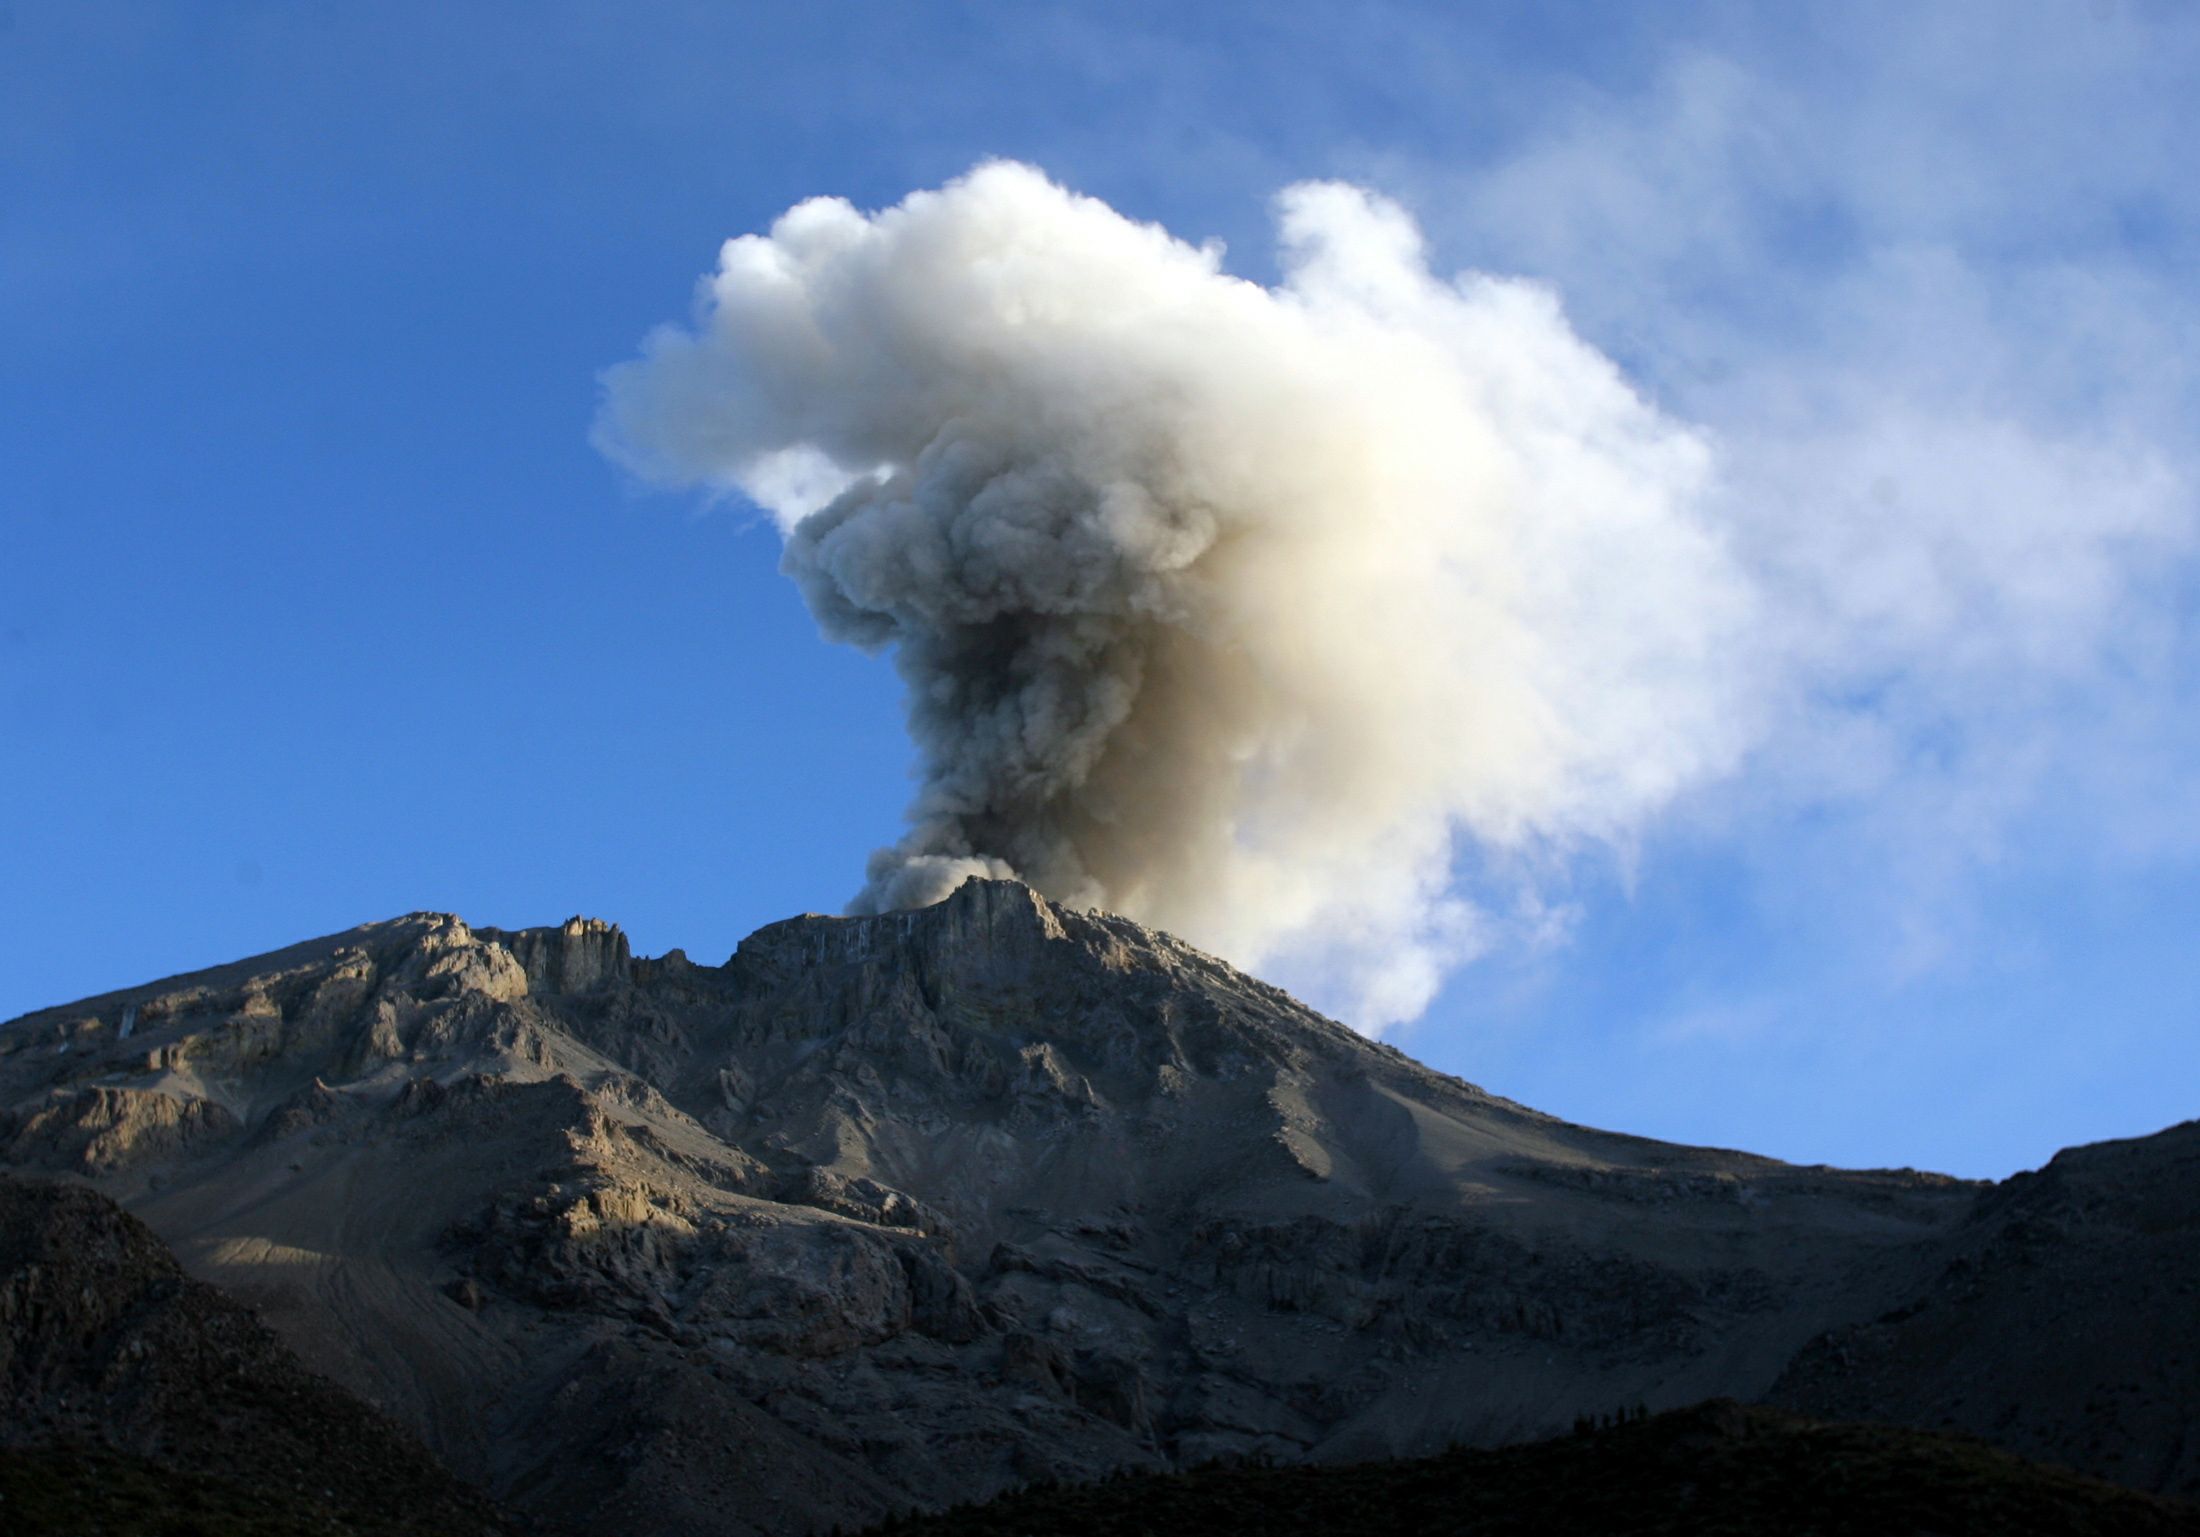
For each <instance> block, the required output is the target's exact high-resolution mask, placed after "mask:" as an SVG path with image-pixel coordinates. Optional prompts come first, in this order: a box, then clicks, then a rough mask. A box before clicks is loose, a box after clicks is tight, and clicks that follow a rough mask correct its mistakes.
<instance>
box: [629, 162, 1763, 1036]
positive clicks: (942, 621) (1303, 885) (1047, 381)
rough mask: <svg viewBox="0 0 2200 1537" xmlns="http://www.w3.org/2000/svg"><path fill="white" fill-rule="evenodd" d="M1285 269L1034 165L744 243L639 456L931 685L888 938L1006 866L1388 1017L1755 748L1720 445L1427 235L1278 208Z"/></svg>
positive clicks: (650, 369)
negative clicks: (1511, 904) (903, 913)
mask: <svg viewBox="0 0 2200 1537" xmlns="http://www.w3.org/2000/svg"><path fill="white" fill-rule="evenodd" d="M1278 211H1279V223H1280V230H1281V237H1282V261H1281V267H1282V271H1283V274H1284V276H1283V281H1282V282H1281V283H1280V284H1279V285H1278V286H1276V287H1274V288H1265V287H1262V286H1259V285H1257V284H1254V283H1250V282H1246V281H1243V280H1240V279H1237V278H1233V277H1231V276H1228V275H1227V274H1225V273H1224V272H1223V271H1222V269H1221V253H1220V251H1219V249H1217V248H1214V247H1205V248H1201V247H1194V246H1191V245H1187V244H1185V243H1184V242H1182V241H1179V240H1177V239H1175V238H1173V237H1171V236H1170V235H1169V234H1168V233H1166V232H1165V231H1163V230H1161V229H1158V228H1156V227H1153V226H1149V225H1142V224H1138V223H1135V222H1133V221H1131V220H1129V219H1126V218H1124V217H1123V216H1121V215H1120V214H1118V213H1116V212H1115V211H1114V210H1113V209H1111V208H1109V207H1107V206H1106V205H1105V204H1103V203H1100V202H1098V201H1095V200H1093V199H1091V198H1086V197H1080V196H1077V195H1074V194H1072V193H1069V192H1067V191H1065V190H1063V189H1062V188H1060V187H1058V186H1055V185H1054V184H1052V183H1050V182H1049V181H1048V180H1047V179H1046V178H1045V177H1044V176H1042V175H1041V174H1040V173H1039V172H1037V171H1035V170H1032V169H1031V168H1029V167H1026V166H1022V165H1015V164H1005V163H996V164H989V165H985V166H982V167H980V168H979V169H977V170H975V171H973V172H972V173H971V174H970V175H968V176H966V177H964V178H963V179H961V180H959V181H956V182H954V183H951V184H950V185H948V186H947V187H945V188H943V189H941V190H939V191H936V192H920V193H917V194H915V195H912V196H911V197H909V198H908V199H907V200H906V201H905V202H903V203H902V204H901V205H899V206H898V207H895V208H891V209H888V210H886V211H884V212H882V213H878V214H874V215H866V214H863V213H861V212H859V211H857V210H856V209H855V208H853V207H851V206H850V205H848V204H847V203H845V202H842V201H839V200H837V199H817V200H814V201H811V202H806V203H803V204H801V205H800V206H798V207H796V208H794V209H792V210H790V211H789V212H788V213H787V214H785V215H784V216H783V217H782V218H780V219H779V220H778V222H777V223H776V224H774V225H773V227H772V230H771V232H770V233H769V234H768V235H761V236H758V235H751V236H744V237H742V238H740V239H737V240H733V241H729V242H728V243H727V244H726V246H725V248H724V250H723V251H722V253H721V256H720V261H719V268H718V272H717V274H716V275H715V277H713V278H711V279H710V280H709V281H708V283H707V285H706V287H705V289H704V291H703V294H702V297H701V301H700V305H699V310H700V313H699V315H698V318H697V320H696V322H695V326H694V329H693V330H682V329H676V328H667V329H664V330H660V331H659V332H657V333H656V334H655V335H653V336H652V337H650V339H649V341H648V343H647V345H646V347H645V349H644V353H643V356H642V357H641V358H640V359H638V360H636V361H634V362H630V363H627V364H624V365H622V366H620V367H617V368H614V369H612V370H611V371H610V372H609V373H608V374H607V376H606V398H605V403H604V409H603V415H602V418H601V420H600V422H599V424H598V440H599V442H600V443H601V444H602V445H603V446H604V447H605V448H606V449H607V450H608V451H609V452H611V453H612V454H614V455H615V456H616V457H617V458H619V459H620V460H621V461H622V462H624V463H625V464H627V465H628V466H630V467H631V468H633V469H634V470H636V471H637V472H639V473H641V474H643V475H645V476H647V477H649V478H651V479H654V480H659V481H663V482H669V483H676V484H698V483H699V484H705V485H711V486H723V487H731V488H736V489H738V490H739V491H741V492H742V493H744V494H745V495H747V496H749V497H750V498H752V499H753V500H755V501H756V502H758V503H759V504H761V505H763V506H765V507H766V508H768V509H769V510H770V511H771V512H772V513H773V514H774V516H775V517H776V518H777V519H778V521H779V523H780V526H781V528H782V530H783V532H784V533H785V536H786V541H787V544H786V555H785V563H784V568H785V570H786V571H787V573H788V574H789V575H790V576H792V577H793V578H794V580H795V581H796V582H797V583H798V584H799V585H800V587H801V590H802V593H803V595H804V597H805V599H806V600H807V601H808V603H809V605H810V607H811V609H812V611H813V612H814V613H815V614H816V616H817V619H818V622H819V624H820V625H821V626H822V628H823V630H824V632H825V633H826V634H827V635H828V636H829V637H831V638H833V639H836V640H841V641H846V642H848V643H850V644H853V645H856V646H860V647H862V648H864V649H866V650H870V651H891V652H892V654H893V656H894V659H895V663H896V665H897V666H898V668H899V669H900V671H901V673H902V676H903V678H904V680H905V681H906V683H907V686H908V697H909V724H910V731H911V734H912V736H913V737H914V739H915V743H916V748H917V752H918V755H919V759H920V766H921V788H920V789H919V791H918V793H917V797H916V800H915V803H914V804H913V805H912V806H911V808H910V811H909V829H908V832H907V833H906V835H905V836H904V837H903V838H902V839H901V840H900V841H899V842H898V843H896V844H894V845H893V846H892V847H890V848H886V849H882V850H880V851H879V852H878V853H877V854H876V855H874V856H873V858H872V860H871V865H870V870H869V875H868V879H867V881H866V883H865V885H864V887H863V890H862V891H861V892H860V893H859V894H858V895H857V897H856V898H855V900H854V902H853V903H852V907H853V908H854V909H855V910H857V911H878V910H884V909H890V908H896V907H903V906H914V905H921V904H924V903H927V902H932V901H936V900H938V899H939V898H941V897H942V896H944V895H945V894H946V893H947V892H948V891H950V890H951V889H952V888H953V887H954V886H955V885H956V884H958V883H959V882H960V881H961V880H962V879H964V878H965V877H966V876H968V875H970V874H973V873H982V874H995V875H1001V874H1014V875H1016V876H1018V877H1020V878H1022V879H1024V880H1026V881H1029V882H1030V883H1031V884H1033V885H1034V886H1036V887H1038V888H1039V889H1041V890H1042V891H1045V892H1047V893H1049V894H1050V895H1052V896H1054V897H1056V898H1058V899H1062V900H1066V901H1069V902H1073V903H1077V904H1081V905H1090V906H1097V907H1105V908H1108V909H1110V910H1113V911H1117V912H1121V913H1125V914H1128V915H1130V916H1133V917H1136V918H1138V919H1140V920H1142V921H1145V922H1149V923H1153V924H1156V925H1159V926H1162V927H1165V928H1168V929H1171V930H1173V931H1175V932H1177V933H1179V934H1182V935H1183V936H1185V937H1186V938H1188V939H1191V940H1193V941H1194V942H1196V943H1199V944H1202V945H1204V946H1206V947H1208V948H1211V949H1214V950H1216V951H1218V952H1220V953H1222V954H1224V955H1227V956H1230V957H1231V958H1233V959H1235V960H1238V961H1240V962H1241V963H1244V964H1247V965H1256V966H1257V965H1261V964H1263V963H1279V964H1281V965H1282V966H1283V968H1284V970H1285V971H1286V972H1287V973H1288V974H1289V975H1290V977H1291V979H1292V980H1293V981H1294V982H1299V983H1302V984H1306V985H1311V986H1313V987H1314V988H1315V989H1316V990H1317V992H1318V993H1320V994H1322V995H1323V996H1325V997H1326V999H1327V1000H1328V1001H1330V1002H1332V1003H1333V1004H1335V1005H1336V1006H1338V1007H1339V1009H1340V1011H1341V1012H1343V1013H1344V1014H1345V1015H1346V1017H1348V1018H1351V1019H1352V1020H1354V1022H1356V1023H1358V1024H1360V1025H1362V1026H1363V1027H1366V1028H1371V1029H1377V1028H1381V1027H1382V1026H1384V1025H1386V1024H1390V1023H1393V1022H1396V1021H1399V1020H1403V1019H1407V1018H1411V1017H1412V1016H1414V1015H1415V1014H1417V1013H1418V1012H1420V1010H1421V1009H1422V1008H1424V1007H1425V1006H1426V1004H1427V1002H1428V1001H1429V998H1430V997H1431V995H1432V994H1433V993H1434V991H1435V989H1436V988H1437V986H1438V985H1439V984H1440V982H1441V980H1442V978H1443V976H1444V974H1445V973H1446V971H1447V970H1449V969H1450V968H1451V967H1453V966H1455V965H1456V964H1458V963H1459V962H1460V961H1461V960H1462V959H1464V958H1466V957H1467V956H1468V955H1470V954H1471V953H1473V951H1474V950H1475V949H1476V948H1477V947H1478V946H1479V945H1480V944H1481V943H1482V942H1483V938H1482V936H1483V934H1484V932H1485V929H1486V927H1487V925H1488V923H1489V922H1490V920H1489V919H1487V918H1486V917H1485V916H1484V915H1482V914H1480V913H1478V912H1477V911H1476V910H1475V909H1474V908H1472V907H1471V906H1469V905H1468V904H1467V903H1466V902H1465V901H1463V900H1461V899H1459V898H1458V897H1456V896H1455V895H1453V894H1452V893H1453V892H1454V890H1455V889H1456V887H1457V884H1458V877H1459V875H1460V872H1461V865H1462V861H1474V862H1477V863H1486V862H1488V861H1491V860H1498V861H1501V862H1505V863H1508V864H1518V863H1521V862H1523V861H1525V862H1528V863H1533V862H1534V861H1535V860H1537V859H1540V858H1542V857H1545V856H1547V855H1550V854H1552V853H1563V852H1565V851H1566V850H1569V849H1572V848H1575V847H1577V846H1580V845H1582V844H1584V843H1589V842H1605V843H1614V844H1620V845H1624V844H1625V842H1626V840H1628V838H1629V837H1630V835H1631V834H1632V833H1633V832H1634V831H1635V830H1636V829H1637V828H1639V827H1640V826H1641V825H1642V824H1643V823H1644V821H1645V819H1646V818H1648V817H1650V816H1651V815H1652V814H1654V813H1655V812H1657V811H1658V810H1659V808H1660V807H1662V806H1664V805H1665V804H1667V803H1668V802H1669V801H1670V800H1671V799H1672V798H1673V797H1674V796H1675V795H1676V794H1678V793H1679V792H1681V791H1683V790H1684V789H1686V788H1688V787H1690V786H1693V785H1697V784H1699V783H1701V782H1703V781H1705V780H1706V779H1707V778H1708V777H1710V776H1714V775H1716V774H1718V773H1720V772H1722V771H1723V770H1724V769H1726V768H1728V767H1729V766H1730V765H1731V764H1732V763H1733V761H1734V760H1735V758H1736V757H1737V756H1738V754H1739V752H1740V750H1741V749H1742V747H1743V746H1744V730H1743V727H1742V726H1741V724H1740V722H1742V721H1743V720H1745V719H1746V718H1747V714H1748V712H1747V711H1746V710H1745V709H1743V708H1741V707H1740V700H1739V695H1740V692H1741V686H1742V677H1743V673H1744V671H1745V669H1744V667H1743V665H1742V663H1741V661H1740V654H1741V653H1742V652H1743V650H1744V647H1743V645H1742V643H1741V640H1740V637H1741V635H1742V633H1743V632H1744V631H1745V630H1746V629H1747V628H1748V608H1749V602H1750V597H1749V589H1748V585H1747V583H1746V582H1745V581H1744V579H1743V578H1742V577H1741V575H1740V574H1739V572H1738V570H1737V568H1736V567H1735V565H1734V564H1733V563H1732V562H1731V561H1730V559H1729V558H1728V556H1727V554H1726V553H1725V551H1724V550H1723V548H1722V545H1721V541H1720V539H1719V537H1718V535H1717V533H1716V531H1715V530H1714V529H1712V528H1711V527H1710V526H1708V524H1707V522H1706V520H1705V519H1704V517H1703V516H1702V515H1701V513H1700V511H1699V508H1700V505H1701V503H1702V502H1703V501H1704V499H1705V494H1706V491H1707V488H1708V482H1709V479H1710V475H1711V468H1712V467H1711V456H1710V454H1709V452H1708V450H1707V447H1706V445H1705V443H1704V442H1703V441H1702V440H1701V439H1700V438H1699V437H1698V436H1697V435H1696V434H1694V433H1692V432H1691V431H1689V430H1687V429H1686V428H1684V427H1682V426H1680V425H1677V424H1676V423H1674V422H1672V421H1670V420H1668V419H1666V418H1665V417H1663V416H1661V415H1660V414H1659V413H1658V412H1657V411H1656V410H1655V409H1653V408H1652V407H1651V406H1650V405H1648V404H1647V403H1645V402H1644V401H1643V400H1642V399H1641V398H1640V397H1639V396H1638V395H1637V394H1636V393H1635V392H1634V391H1633V390H1631V389H1630V388H1629V386H1628V384H1627V382H1626V381H1625V380H1624V379H1623V378H1622V377H1621V375H1620V373H1619V371H1618V370H1617V369H1616V368H1615V367H1614V366H1613V365H1612V363H1611V362H1610V361H1608V360H1607V359H1606V358H1604V357H1602V356H1601V355H1599V354H1598V353H1597V352H1596V351H1594V350H1593V349H1592V348H1590V347H1588V346H1587V345H1585V344H1584V343H1583V342H1582V341H1581V340H1580V339H1579V338H1578V337H1577V336H1576V335H1575V334H1574V333H1573V332H1572V330H1571V329H1569V327H1568V325H1567V323H1566V320H1565V318H1564V316H1563V315H1562V314H1561V313H1560V311H1559V308H1558V305H1557V303H1556V302H1555V300H1554V299H1553V298H1552V296H1551V295H1550V294H1549V293H1547V292H1546V291H1544V290H1543V289H1540V288H1538V287H1536V286H1534V285H1532V284H1528V283H1524V282H1518V281H1512V280H1507V279H1500V278H1493V277H1488V276H1482V275H1476V274H1470V275H1466V276H1463V277H1461V278H1459V279H1457V280H1456V281H1444V280H1441V279H1439V278H1437V277H1435V276H1433V275H1432V274H1431V273H1430V271H1429V269H1428V266H1427V262H1426V255H1425V252H1424V250H1423V247H1422V243H1421V238H1420V235H1419V233H1418V231H1417V230H1416V228H1415V227H1414V225H1413V223H1412V221H1411V220H1410V219H1409V218H1408V217H1407V216H1406V215H1405V214H1404V213H1403V212H1402V211H1401V210H1400V209H1399V208H1397V207H1396V206H1394V205H1392V204H1390V203H1388V202H1386V201H1384V200H1382V199H1380V198H1377V197H1374V196H1371V195H1369V194H1367V193H1365V192H1363V191H1360V190H1357V189H1355V188H1352V187H1348V186H1341V185H1335V184H1312V185H1304V186H1299V187H1294V188H1292V189H1290V190H1288V191H1286V192H1285V193H1284V194H1283V195H1282V196H1281V198H1280V199H1279V202H1278Z"/></svg>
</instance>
